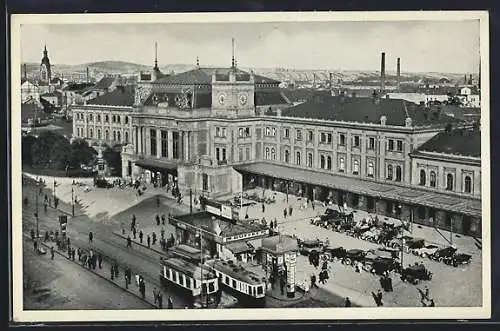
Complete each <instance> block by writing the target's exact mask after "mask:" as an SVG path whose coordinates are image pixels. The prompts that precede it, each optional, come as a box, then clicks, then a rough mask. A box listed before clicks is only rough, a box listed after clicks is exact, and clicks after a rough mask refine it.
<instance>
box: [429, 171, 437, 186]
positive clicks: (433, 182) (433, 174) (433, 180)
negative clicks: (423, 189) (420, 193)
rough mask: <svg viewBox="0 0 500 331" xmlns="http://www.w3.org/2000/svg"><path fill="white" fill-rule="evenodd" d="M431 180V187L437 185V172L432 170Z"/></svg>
mask: <svg viewBox="0 0 500 331" xmlns="http://www.w3.org/2000/svg"><path fill="white" fill-rule="evenodd" d="M429 182H430V183H429V184H430V185H431V187H436V173H435V172H434V171H431V175H430V179H429Z"/></svg>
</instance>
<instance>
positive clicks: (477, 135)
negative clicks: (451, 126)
mask: <svg viewBox="0 0 500 331" xmlns="http://www.w3.org/2000/svg"><path fill="white" fill-rule="evenodd" d="M417 151H426V152H437V153H446V154H458V155H464V156H473V157H481V131H480V130H473V129H455V130H452V131H450V132H441V133H439V134H437V135H436V136H434V137H433V138H431V139H430V140H428V141H427V142H425V143H424V144H423V145H422V146H420V147H419V148H418V150H417Z"/></svg>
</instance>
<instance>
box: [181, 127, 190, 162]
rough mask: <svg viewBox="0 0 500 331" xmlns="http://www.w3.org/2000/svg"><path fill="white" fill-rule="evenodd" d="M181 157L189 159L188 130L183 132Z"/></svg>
mask: <svg viewBox="0 0 500 331" xmlns="http://www.w3.org/2000/svg"><path fill="white" fill-rule="evenodd" d="M182 145H183V146H182V147H183V149H182V150H183V159H184V161H189V131H184V132H183V144H182Z"/></svg>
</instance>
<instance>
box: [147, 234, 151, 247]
mask: <svg viewBox="0 0 500 331" xmlns="http://www.w3.org/2000/svg"><path fill="white" fill-rule="evenodd" d="M148 248H151V237H150V236H149V234H148Z"/></svg>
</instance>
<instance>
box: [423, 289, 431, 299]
mask: <svg viewBox="0 0 500 331" xmlns="http://www.w3.org/2000/svg"><path fill="white" fill-rule="evenodd" d="M424 293H425V298H426V299H427V300H430V299H429V294H430V291H429V288H428V287H427V286H425V292H424Z"/></svg>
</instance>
